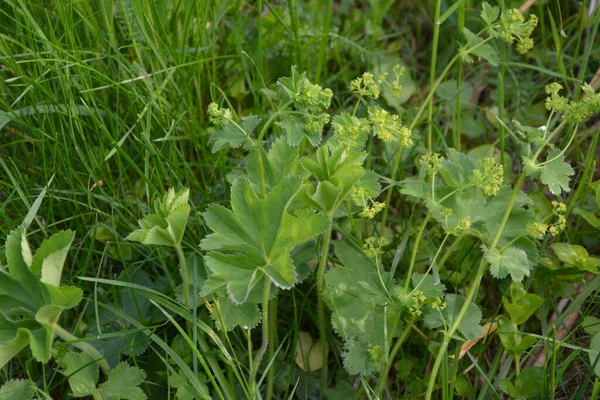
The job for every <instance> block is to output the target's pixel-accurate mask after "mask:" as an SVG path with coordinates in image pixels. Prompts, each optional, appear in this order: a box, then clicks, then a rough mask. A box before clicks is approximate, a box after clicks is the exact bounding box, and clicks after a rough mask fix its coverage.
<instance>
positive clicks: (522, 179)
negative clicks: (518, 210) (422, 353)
mask: <svg viewBox="0 0 600 400" xmlns="http://www.w3.org/2000/svg"><path fill="white" fill-rule="evenodd" d="M524 182H525V173H522V174H521V176H520V177H519V180H518V181H517V184H516V185H515V188H514V190H513V192H512V195H511V197H510V201H509V202H508V207H507V208H506V211H505V212H504V217H503V218H502V222H501V223H500V227H499V228H498V231H497V232H496V236H495V237H494V240H493V242H492V244H491V246H490V247H496V245H497V244H498V241H499V240H500V237H501V236H502V232H503V231H504V227H505V226H506V222H507V221H508V218H509V216H510V213H511V211H512V209H513V206H514V204H515V201H516V200H517V195H518V194H519V191H520V190H521V187H522V186H523V183H524ZM486 270H487V263H486V261H485V259H484V258H482V259H481V263H480V266H479V269H478V270H477V275H476V276H475V279H474V280H473V283H472V284H471V288H470V289H469V293H468V294H467V298H466V299H465V303H464V304H463V306H462V308H461V309H460V311H459V313H458V316H457V317H456V319H455V320H454V323H453V324H452V326H450V329H449V330H448V331H447V332H446V333H445V334H444V340H443V342H442V345H441V346H440V349H439V351H438V354H437V357H436V359H435V363H434V364H433V369H432V370H431V375H430V377H429V383H428V385H427V394H426V396H425V399H426V400H430V399H431V395H432V394H433V387H434V386H435V378H436V377H437V373H438V371H439V369H440V365H441V363H442V359H443V358H444V356H445V354H446V350H447V349H448V345H449V344H450V340H451V339H452V337H453V336H454V333H456V330H457V329H458V326H459V325H460V323H461V321H462V319H463V318H464V316H465V314H466V313H467V308H468V306H469V304H471V301H472V300H473V298H474V297H475V293H476V292H477V289H478V288H479V284H480V283H481V279H482V278H483V274H484V273H485V271H486Z"/></svg>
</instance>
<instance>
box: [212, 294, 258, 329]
mask: <svg viewBox="0 0 600 400" xmlns="http://www.w3.org/2000/svg"><path fill="white" fill-rule="evenodd" d="M218 302H219V310H220V311H221V317H222V318H223V323H224V324H225V330H226V331H231V330H232V329H233V328H235V327H236V326H241V327H243V328H244V329H253V328H255V327H256V326H257V325H258V323H259V322H260V310H259V309H258V306H257V305H256V304H253V303H249V302H246V303H244V304H239V305H237V304H234V303H233V302H231V301H230V300H229V299H227V298H222V299H220V300H218ZM216 322H217V324H216V326H217V328H218V329H221V324H220V323H219V322H220V321H216Z"/></svg>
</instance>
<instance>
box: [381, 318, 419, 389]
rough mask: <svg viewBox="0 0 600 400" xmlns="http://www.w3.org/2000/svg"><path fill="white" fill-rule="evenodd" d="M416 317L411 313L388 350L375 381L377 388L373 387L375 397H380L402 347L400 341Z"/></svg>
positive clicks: (405, 336)
mask: <svg viewBox="0 0 600 400" xmlns="http://www.w3.org/2000/svg"><path fill="white" fill-rule="evenodd" d="M416 319H417V317H416V316H414V315H413V316H412V318H411V320H410V322H409V323H408V326H407V327H406V328H404V331H402V335H400V337H399V338H398V340H396V343H394V347H393V348H392V351H391V352H390V358H389V360H388V362H387V363H386V364H385V367H383V371H382V372H381V374H380V375H379V382H378V383H377V388H376V389H375V394H376V395H377V398H381V393H382V392H383V388H384V386H385V383H386V380H387V376H388V374H389V373H390V369H391V367H392V363H393V361H394V358H396V354H397V353H398V351H399V350H400V347H402V343H404V341H405V340H406V338H407V337H408V335H409V334H410V331H411V330H412V327H413V324H414V323H415V321H416Z"/></svg>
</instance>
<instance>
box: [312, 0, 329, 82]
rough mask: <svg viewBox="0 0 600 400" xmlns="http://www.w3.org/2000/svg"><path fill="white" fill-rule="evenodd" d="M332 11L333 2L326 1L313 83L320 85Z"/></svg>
mask: <svg viewBox="0 0 600 400" xmlns="http://www.w3.org/2000/svg"><path fill="white" fill-rule="evenodd" d="M332 10H333V0H328V1H327V8H326V9H325V21H324V22H323V31H322V33H321V45H320V47H319V58H318V59H317V73H316V75H315V81H316V82H317V83H321V73H322V72H323V68H324V67H325V57H326V56H327V53H326V50H327V42H328V41H329V40H328V39H329V25H330V24H331V11H332Z"/></svg>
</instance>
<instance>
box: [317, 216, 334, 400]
mask: <svg viewBox="0 0 600 400" xmlns="http://www.w3.org/2000/svg"><path fill="white" fill-rule="evenodd" d="M332 229H333V225H332V221H331V217H330V218H329V229H327V232H325V234H324V235H323V245H322V246H321V258H320V260H319V267H318V269H317V295H318V303H317V308H318V309H317V311H318V322H319V335H320V340H321V341H322V342H323V345H324V344H325V341H326V340H327V322H326V321H325V303H324V302H323V296H324V293H323V292H324V291H323V281H324V274H325V266H326V265H327V256H328V255H329V244H330V243H331V232H332ZM326 348H327V346H323V349H326ZM321 361H322V364H323V365H322V367H321V394H320V397H321V399H323V398H324V397H325V389H326V388H327V352H326V351H323V352H322V360H321Z"/></svg>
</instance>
